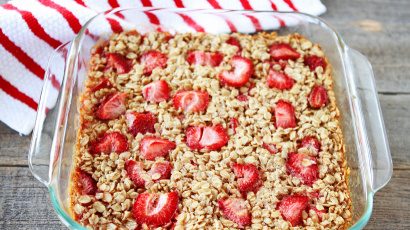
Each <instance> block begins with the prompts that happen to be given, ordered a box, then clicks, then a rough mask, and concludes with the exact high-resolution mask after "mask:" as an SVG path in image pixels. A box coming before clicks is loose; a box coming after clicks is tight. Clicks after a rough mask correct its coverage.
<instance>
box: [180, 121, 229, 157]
mask: <svg viewBox="0 0 410 230" xmlns="http://www.w3.org/2000/svg"><path fill="white" fill-rule="evenodd" d="M185 135H186V141H187V145H188V147H189V148H191V149H195V150H199V149H205V150H208V151H213V150H219V149H221V148H222V147H223V146H225V145H226V144H227V143H228V140H229V137H228V134H227V133H226V130H225V129H224V128H223V126H222V125H221V124H217V125H214V126H191V127H188V128H187V129H186V133H185Z"/></svg>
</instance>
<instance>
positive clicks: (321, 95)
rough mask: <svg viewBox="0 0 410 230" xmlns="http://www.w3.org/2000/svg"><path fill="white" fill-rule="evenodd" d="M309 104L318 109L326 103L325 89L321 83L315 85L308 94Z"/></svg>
mask: <svg viewBox="0 0 410 230" xmlns="http://www.w3.org/2000/svg"><path fill="white" fill-rule="evenodd" d="M308 101H309V105H310V107H312V108H314V109H320V108H321V107H323V106H326V104H327V103H328V97H327V91H326V89H325V87H323V86H321V85H315V86H313V88H312V91H311V92H310V94H309V98H308Z"/></svg>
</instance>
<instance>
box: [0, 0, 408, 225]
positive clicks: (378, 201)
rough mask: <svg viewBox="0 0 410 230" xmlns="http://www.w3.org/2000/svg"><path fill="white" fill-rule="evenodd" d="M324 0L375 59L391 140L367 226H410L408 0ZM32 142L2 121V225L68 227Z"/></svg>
mask: <svg viewBox="0 0 410 230" xmlns="http://www.w3.org/2000/svg"><path fill="white" fill-rule="evenodd" d="M3 2H5V0H0V3H3ZM323 2H324V3H325V5H326V6H327V8H328V11H327V13H326V14H324V15H323V16H322V17H323V18H324V19H325V20H326V21H327V22H328V23H330V24H331V25H332V26H333V27H334V28H335V29H336V30H338V31H339V32H340V34H341V35H342V37H343V38H344V39H345V41H346V43H347V44H348V45H349V46H350V47H352V48H355V49H357V50H358V51H360V52H361V53H363V54H364V55H366V56H367V57H368V58H369V60H370V62H371V63H372V65H373V68H374V73H375V77H376V83H377V88H378V91H379V98H380V103H381V106H382V110H383V115H384V120H385V125H386V128H387V134H388V137H389V140H390V148H391V153H392V157H393V163H394V169H395V171H394V174H393V178H392V180H391V181H390V183H389V184H388V185H387V186H386V187H385V188H383V189H382V190H380V191H379V192H377V194H376V196H375V200H374V208H373V215H372V218H371V220H370V222H369V224H368V225H367V227H366V229H380V230H382V229H410V212H409V211H410V208H409V207H410V185H409V181H410V157H408V156H409V149H410V138H409V135H408V133H409V132H408V130H410V111H409V108H410V75H409V72H410V71H409V70H410V55H409V53H410V42H409V41H410V11H409V9H410V1H408V0H395V1H389V0H352V1H348V2H346V1H335V0H323ZM29 143H30V137H21V136H19V135H18V134H17V133H15V132H14V131H12V130H11V129H9V128H8V127H6V126H5V125H4V124H0V229H64V226H63V225H62V224H61V222H60V221H59V219H58V217H57V216H56V215H55V213H54V211H53V208H52V206H51V203H50V199H49V195H48V191H47V190H46V189H45V188H44V186H43V185H42V184H40V182H37V181H36V180H35V179H34V177H32V176H31V173H30V171H29V169H28V167H27V150H28V147H29Z"/></svg>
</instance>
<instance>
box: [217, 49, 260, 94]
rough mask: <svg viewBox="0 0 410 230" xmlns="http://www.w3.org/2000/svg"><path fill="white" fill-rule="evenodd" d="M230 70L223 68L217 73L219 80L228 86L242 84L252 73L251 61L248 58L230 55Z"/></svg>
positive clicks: (239, 85)
mask: <svg viewBox="0 0 410 230" xmlns="http://www.w3.org/2000/svg"><path fill="white" fill-rule="evenodd" d="M230 64H231V65H232V70H230V71H227V70H224V71H222V72H221V73H220V74H219V80H220V81H221V82H222V83H223V84H225V85H228V86H233V87H241V86H244V85H245V84H246V83H247V82H248V81H249V79H250V77H251V76H252V74H253V63H252V61H251V60H250V59H248V58H244V57H241V56H234V57H232V59H231V61H230Z"/></svg>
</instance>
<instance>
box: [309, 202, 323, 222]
mask: <svg viewBox="0 0 410 230" xmlns="http://www.w3.org/2000/svg"><path fill="white" fill-rule="evenodd" d="M309 210H313V211H314V212H316V215H317V216H318V217H319V220H322V217H323V215H324V214H326V213H327V211H326V210H325V209H323V210H319V209H317V208H316V206H315V205H310V207H309Z"/></svg>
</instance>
